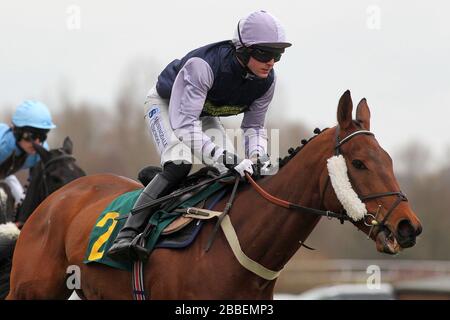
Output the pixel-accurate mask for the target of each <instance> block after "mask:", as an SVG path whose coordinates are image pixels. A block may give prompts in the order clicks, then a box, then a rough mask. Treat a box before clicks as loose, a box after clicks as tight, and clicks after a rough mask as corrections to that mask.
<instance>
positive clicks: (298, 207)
mask: <svg viewBox="0 0 450 320" xmlns="http://www.w3.org/2000/svg"><path fill="white" fill-rule="evenodd" d="M339 131H340V130H339V126H338V127H337V128H336V136H335V141H336V143H335V146H334V154H335V155H336V156H338V155H342V156H343V154H342V152H341V147H342V145H344V144H345V143H347V142H348V141H350V140H351V139H353V138H354V137H356V136H358V135H370V136H375V135H374V134H373V133H372V132H370V131H368V130H358V131H355V132H353V133H351V134H349V135H348V136H346V137H345V138H343V139H342V140H340V139H339ZM246 177H247V180H248V181H249V183H250V184H251V185H252V186H253V187H254V188H255V189H256V191H257V192H258V193H260V194H261V195H262V196H263V197H264V198H266V199H267V200H268V201H270V202H272V203H274V204H276V205H279V206H281V207H284V208H288V209H294V210H296V211H299V212H306V213H311V214H315V215H319V216H326V217H328V218H330V219H331V218H337V219H339V220H340V221H341V223H344V221H345V220H351V218H350V217H349V216H348V215H347V213H346V211H345V209H343V210H342V211H341V212H339V213H336V212H332V211H329V210H320V209H314V208H308V207H303V206H301V205H298V204H295V203H291V202H288V201H285V200H282V199H279V198H276V197H274V196H272V195H270V194H269V193H267V192H266V191H265V190H263V189H262V188H261V187H260V186H259V185H258V184H257V183H256V182H255V181H254V180H253V179H252V177H251V176H250V175H249V174H247V173H246ZM329 181H330V177H328V179H327V181H326V184H325V188H324V190H323V192H322V197H321V198H322V201H323V198H324V194H325V191H326V189H327V187H328V185H329V184H330V183H329ZM387 196H397V199H396V201H395V202H394V203H393V204H392V205H391V207H390V208H389V209H388V211H387V213H386V214H385V216H384V218H383V219H382V220H381V221H379V220H377V219H378V215H379V213H380V209H381V205H379V206H378V210H377V212H376V213H375V214H374V213H370V212H368V213H366V214H365V216H364V224H365V225H366V226H368V227H371V229H370V231H369V234H368V236H369V237H370V235H371V233H372V231H373V229H374V227H375V226H376V227H378V228H386V223H387V220H388V218H389V217H390V216H391V214H392V212H394V210H395V208H396V207H397V206H398V205H399V204H400V203H401V202H402V201H408V199H407V198H406V196H405V194H403V192H401V191H393V192H380V193H374V194H370V195H365V196H360V195H358V197H359V199H360V200H361V201H362V202H365V201H368V200H373V199H378V198H382V197H387ZM367 217H369V218H371V220H370V222H367V221H366V218H367Z"/></svg>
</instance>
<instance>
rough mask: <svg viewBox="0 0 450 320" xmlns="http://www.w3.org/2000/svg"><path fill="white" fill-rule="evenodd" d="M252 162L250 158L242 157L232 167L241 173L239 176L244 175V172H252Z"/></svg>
mask: <svg viewBox="0 0 450 320" xmlns="http://www.w3.org/2000/svg"><path fill="white" fill-rule="evenodd" d="M252 165H253V162H252V161H251V160H250V159H244V160H242V161H241V162H239V164H238V165H237V166H235V167H234V168H233V169H234V170H235V171H236V172H237V173H239V174H240V175H241V177H245V172H248V173H249V174H250V175H252V174H253V166H252Z"/></svg>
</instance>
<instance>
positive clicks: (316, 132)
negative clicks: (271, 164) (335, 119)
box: [278, 128, 328, 169]
mask: <svg viewBox="0 0 450 320" xmlns="http://www.w3.org/2000/svg"><path fill="white" fill-rule="evenodd" d="M327 129H328V128H325V129H323V130H320V129H319V128H315V129H314V136H312V137H310V138H309V139H302V140H301V144H302V145H301V146H297V147H295V148H293V147H291V148H289V150H288V155H287V156H285V157H284V158H278V166H279V168H280V169H281V168H282V167H284V166H285V165H286V164H287V163H288V162H289V161H290V160H291V159H292V158H294V157H295V156H296V155H297V154H298V153H299V152H300V151H301V150H303V147H304V146H305V145H307V144H308V143H309V142H310V141H311V140H313V139H314V138H315V137H317V136H318V135H320V134H321V133H322V132H324V131H325V130H327Z"/></svg>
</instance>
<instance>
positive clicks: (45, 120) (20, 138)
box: [0, 100, 56, 205]
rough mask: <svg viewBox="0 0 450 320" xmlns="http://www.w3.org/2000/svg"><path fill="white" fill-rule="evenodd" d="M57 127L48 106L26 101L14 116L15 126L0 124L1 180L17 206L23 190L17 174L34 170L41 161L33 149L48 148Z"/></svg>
mask: <svg viewBox="0 0 450 320" xmlns="http://www.w3.org/2000/svg"><path fill="white" fill-rule="evenodd" d="M53 128H56V126H55V125H54V124H53V122H52V117H51V115H50V112H49V110H48V108H47V106H46V105H45V104H43V103H42V102H39V101H32V100H26V101H24V102H23V103H21V104H20V105H19V106H18V107H17V109H16V111H15V113H14V115H13V116H12V125H11V126H9V125H7V124H5V123H0V179H4V180H5V181H6V183H7V184H8V185H9V186H10V188H11V191H12V194H13V196H14V199H15V203H16V205H17V204H18V203H19V202H20V201H21V200H22V198H23V196H24V191H23V188H22V185H21V184H20V182H19V180H18V179H17V178H16V176H15V175H14V173H16V172H17V171H19V170H21V169H28V168H33V167H34V166H35V165H36V164H37V163H38V162H39V160H40V158H39V155H38V154H36V150H35V149H34V147H33V142H34V143H39V144H42V145H43V146H44V148H46V149H48V145H47V142H45V141H46V140H47V134H48V132H49V131H50V129H53Z"/></svg>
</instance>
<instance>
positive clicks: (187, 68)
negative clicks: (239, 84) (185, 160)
mask: <svg viewBox="0 0 450 320" xmlns="http://www.w3.org/2000/svg"><path fill="white" fill-rule="evenodd" d="M213 82H214V74H213V71H212V70H211V67H210V66H209V64H208V63H207V62H206V61H204V60H203V59H200V58H191V59H189V60H188V61H187V62H186V64H185V65H184V66H183V68H182V69H181V70H180V72H179V73H178V75H177V77H176V79H175V82H174V84H173V88H172V93H171V95H170V103H169V118H170V125H171V126H172V129H173V130H174V132H175V134H176V135H177V137H178V138H181V139H182V141H183V143H185V144H186V145H188V146H189V147H190V148H191V150H192V152H193V153H194V155H195V156H196V157H197V158H199V159H202V161H203V162H204V163H208V164H212V162H214V161H216V160H217V158H218V157H219V156H220V155H221V154H222V153H223V149H222V148H220V147H218V146H216V144H215V143H214V142H212V141H211V139H210V138H209V137H208V136H207V135H206V134H205V133H204V132H203V131H202V125H201V121H200V120H199V118H200V114H201V112H202V109H203V106H204V104H205V100H206V96H207V93H208V91H209V90H210V89H211V87H212V85H213ZM213 150H215V151H216V152H215V153H214V155H213V156H212V155H211V152H212V151H213Z"/></svg>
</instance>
